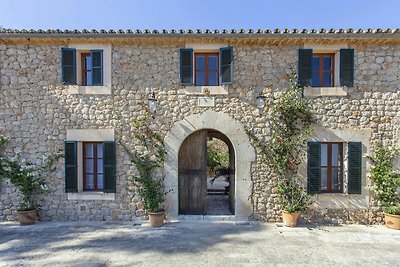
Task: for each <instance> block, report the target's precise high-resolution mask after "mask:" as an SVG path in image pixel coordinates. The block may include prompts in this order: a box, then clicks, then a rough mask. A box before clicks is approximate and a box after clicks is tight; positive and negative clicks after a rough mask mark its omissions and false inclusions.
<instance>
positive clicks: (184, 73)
mask: <svg viewBox="0 0 400 267" xmlns="http://www.w3.org/2000/svg"><path fill="white" fill-rule="evenodd" d="M180 70H181V73H180V79H181V85H193V49H191V48H189V49H185V48H181V50H180Z"/></svg>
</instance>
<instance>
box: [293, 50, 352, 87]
mask: <svg viewBox="0 0 400 267" xmlns="http://www.w3.org/2000/svg"><path fill="white" fill-rule="evenodd" d="M324 50H325V49H322V50H316V51H313V49H299V65H298V77H299V83H300V85H302V86H305V87H308V86H312V87H338V86H347V87H352V86H354V49H336V50H335V49H333V51H332V52H325V51H324ZM326 50H329V49H326ZM322 51H324V52H322Z"/></svg>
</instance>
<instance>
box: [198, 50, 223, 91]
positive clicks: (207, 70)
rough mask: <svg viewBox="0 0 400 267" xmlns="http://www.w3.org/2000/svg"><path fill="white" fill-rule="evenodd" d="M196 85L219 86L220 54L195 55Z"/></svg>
mask: <svg viewBox="0 0 400 267" xmlns="http://www.w3.org/2000/svg"><path fill="white" fill-rule="evenodd" d="M195 80H196V82H195V85H197V86H202V85H209V86H215V85H218V80H219V68H218V54H216V53H212V54H211V53H209V54H200V53H199V54H195Z"/></svg>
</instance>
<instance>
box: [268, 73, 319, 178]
mask: <svg viewBox="0 0 400 267" xmlns="http://www.w3.org/2000/svg"><path fill="white" fill-rule="evenodd" d="M290 82H291V87H290V88H289V89H288V90H285V91H284V92H283V94H282V95H281V96H280V97H279V98H278V99H277V100H276V103H275V104H274V105H273V106H272V121H271V137H270V140H269V142H268V143H267V144H268V147H269V154H270V155H269V156H270V161H271V163H272V166H274V169H275V171H276V172H278V173H280V174H282V175H283V176H287V175H289V176H292V175H293V174H295V173H297V169H298V165H299V164H300V162H301V161H302V160H303V158H304V155H305V149H304V148H305V146H306V144H307V140H308V136H309V135H310V133H311V123H312V118H313V116H312V113H311V108H310V106H309V102H308V101H307V100H306V99H304V98H303V97H302V93H303V88H302V87H300V86H299V84H298V83H297V78H296V77H295V78H294V79H291V80H290Z"/></svg>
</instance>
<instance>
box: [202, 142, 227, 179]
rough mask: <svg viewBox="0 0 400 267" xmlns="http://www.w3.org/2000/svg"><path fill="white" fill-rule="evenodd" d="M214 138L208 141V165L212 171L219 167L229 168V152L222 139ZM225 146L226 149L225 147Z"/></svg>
mask: <svg viewBox="0 0 400 267" xmlns="http://www.w3.org/2000/svg"><path fill="white" fill-rule="evenodd" d="M218 141H219V140H218V139H213V140H211V141H209V142H207V165H208V167H209V168H210V170H211V171H216V170H217V169H218V168H227V167H228V166H229V153H228V150H227V148H226V144H225V143H224V144H223V145H224V146H225V147H223V146H222V144H221V143H223V142H222V141H219V142H218ZM224 148H225V149H224Z"/></svg>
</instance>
